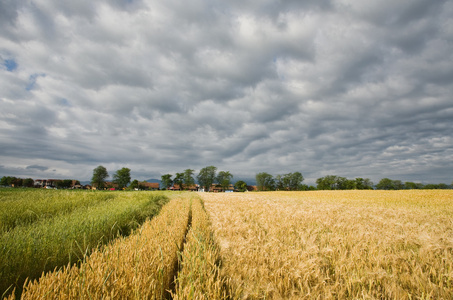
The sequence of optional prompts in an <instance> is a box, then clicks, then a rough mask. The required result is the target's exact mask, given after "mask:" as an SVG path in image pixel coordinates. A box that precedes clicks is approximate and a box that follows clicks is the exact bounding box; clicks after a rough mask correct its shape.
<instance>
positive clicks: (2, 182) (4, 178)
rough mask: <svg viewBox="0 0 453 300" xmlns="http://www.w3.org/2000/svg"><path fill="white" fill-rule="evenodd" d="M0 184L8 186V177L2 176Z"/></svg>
mask: <svg viewBox="0 0 453 300" xmlns="http://www.w3.org/2000/svg"><path fill="white" fill-rule="evenodd" d="M0 185H1V186H8V185H9V184H8V177H6V176H3V177H2V179H0Z"/></svg>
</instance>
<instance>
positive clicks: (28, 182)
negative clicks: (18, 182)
mask: <svg viewBox="0 0 453 300" xmlns="http://www.w3.org/2000/svg"><path fill="white" fill-rule="evenodd" d="M22 184H23V185H24V186H25V187H33V186H34V185H35V181H34V180H33V179H31V178H26V179H24V181H23V182H22Z"/></svg>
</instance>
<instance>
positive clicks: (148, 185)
mask: <svg viewBox="0 0 453 300" xmlns="http://www.w3.org/2000/svg"><path fill="white" fill-rule="evenodd" d="M138 185H139V186H142V187H143V188H144V189H145V190H152V191H156V190H158V189H159V182H146V181H143V182H139V183H138Z"/></svg>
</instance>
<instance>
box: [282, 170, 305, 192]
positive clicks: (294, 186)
mask: <svg viewBox="0 0 453 300" xmlns="http://www.w3.org/2000/svg"><path fill="white" fill-rule="evenodd" d="M285 177H287V178H288V179H287V184H288V189H289V190H290V191H298V190H301V189H302V181H304V176H302V173H300V172H294V173H289V174H286V175H285Z"/></svg>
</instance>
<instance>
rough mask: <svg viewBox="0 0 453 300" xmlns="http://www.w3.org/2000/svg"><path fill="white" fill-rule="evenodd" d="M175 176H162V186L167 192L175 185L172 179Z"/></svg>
mask: <svg viewBox="0 0 453 300" xmlns="http://www.w3.org/2000/svg"><path fill="white" fill-rule="evenodd" d="M172 176H173V175H171V174H165V175H162V176H161V179H160V181H161V184H162V187H163V188H164V189H165V190H166V189H168V188H169V187H171V185H172V184H173V180H172V179H171V177H172Z"/></svg>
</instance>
